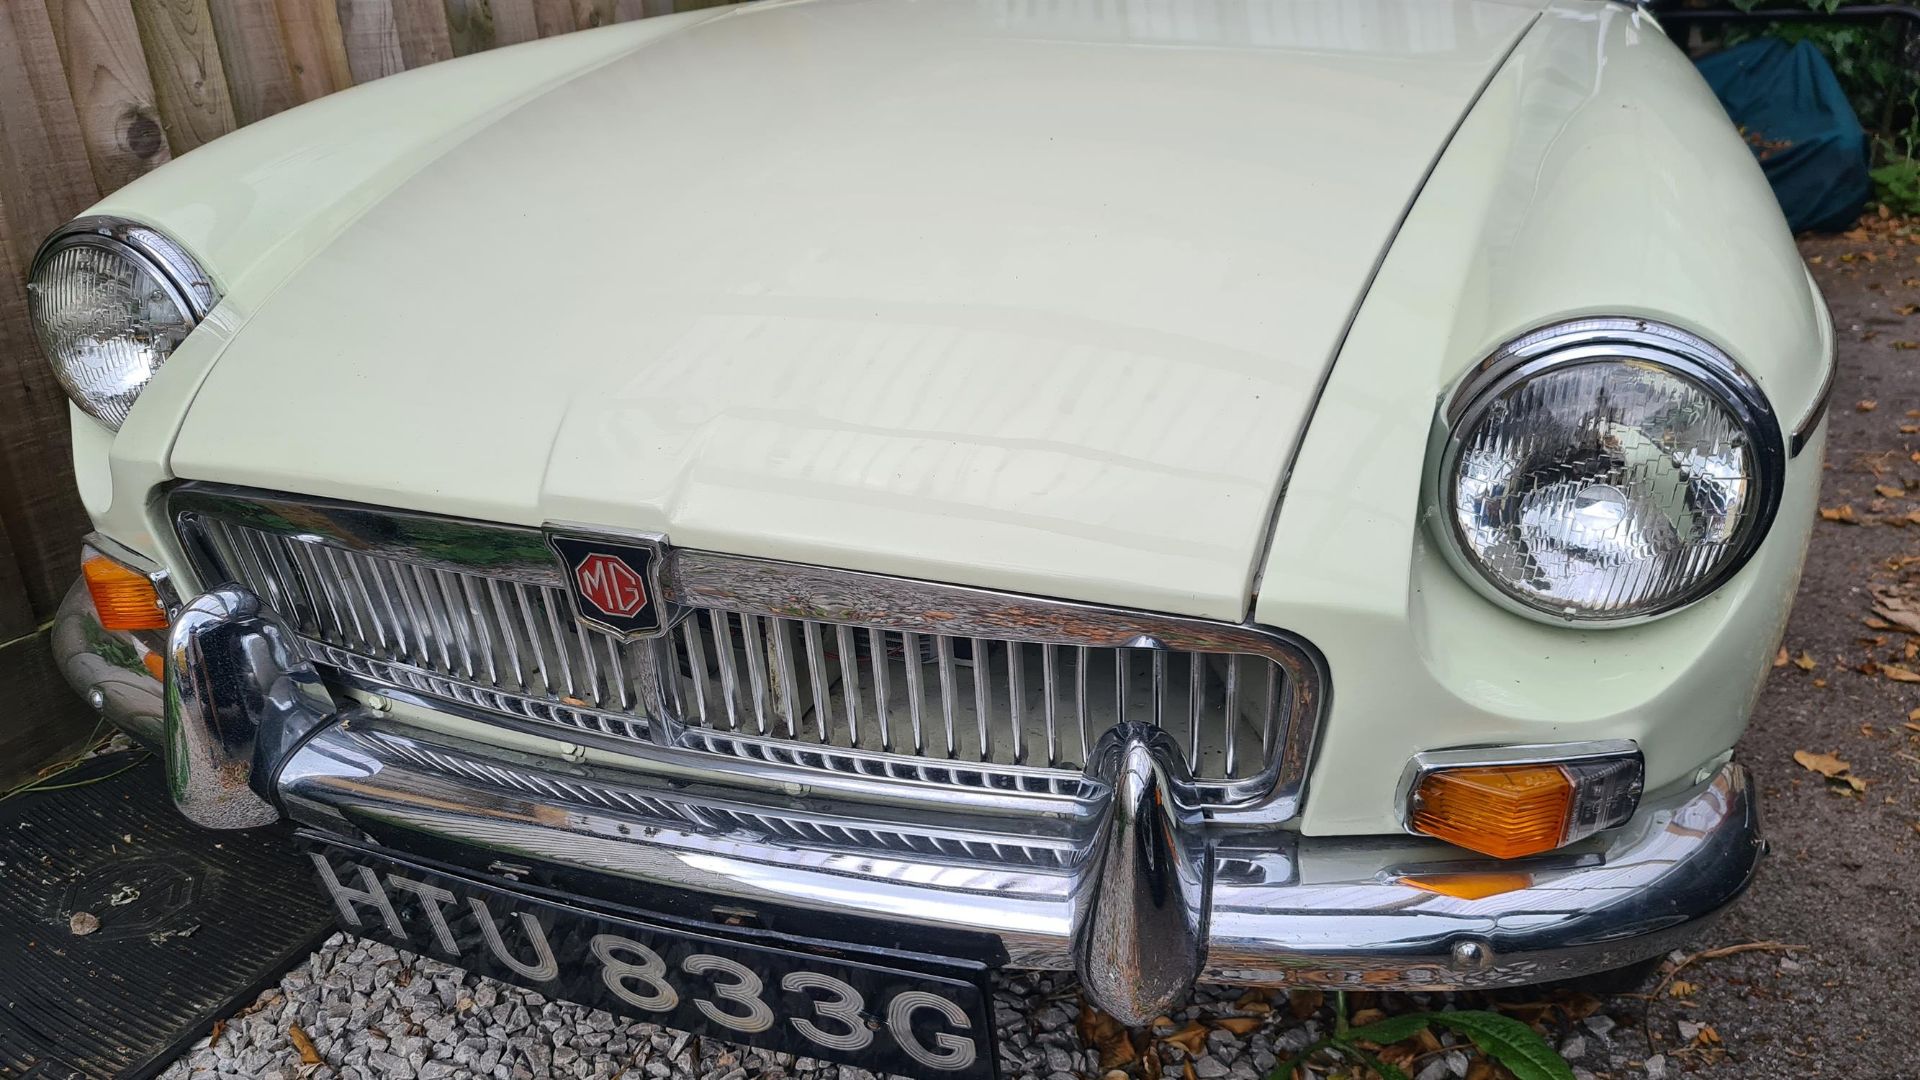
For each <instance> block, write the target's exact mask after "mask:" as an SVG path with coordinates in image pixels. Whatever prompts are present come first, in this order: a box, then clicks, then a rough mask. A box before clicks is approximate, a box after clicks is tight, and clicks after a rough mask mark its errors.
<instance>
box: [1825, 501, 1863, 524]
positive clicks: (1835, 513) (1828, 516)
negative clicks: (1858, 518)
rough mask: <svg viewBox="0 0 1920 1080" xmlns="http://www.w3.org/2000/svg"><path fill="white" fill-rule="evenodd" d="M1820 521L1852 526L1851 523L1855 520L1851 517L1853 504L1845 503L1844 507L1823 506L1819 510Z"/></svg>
mask: <svg viewBox="0 0 1920 1080" xmlns="http://www.w3.org/2000/svg"><path fill="white" fill-rule="evenodd" d="M1820 520H1822V521H1844V522H1847V523H1848V524H1852V523H1853V521H1854V520H1855V518H1854V516H1853V504H1852V503H1847V504H1846V505H1844V506H1835V507H1828V506H1823V507H1821V508H1820Z"/></svg>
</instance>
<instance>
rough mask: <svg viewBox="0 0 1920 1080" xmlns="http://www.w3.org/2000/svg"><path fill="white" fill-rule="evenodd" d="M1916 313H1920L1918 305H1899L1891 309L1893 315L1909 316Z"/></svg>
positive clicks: (1919, 305)
mask: <svg viewBox="0 0 1920 1080" xmlns="http://www.w3.org/2000/svg"><path fill="white" fill-rule="evenodd" d="M1916 311H1920V304H1901V305H1900V306H1898V307H1896V308H1894V309H1893V313H1894V314H1895V315H1911V314H1913V313H1914V312H1916Z"/></svg>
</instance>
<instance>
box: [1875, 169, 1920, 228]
mask: <svg viewBox="0 0 1920 1080" xmlns="http://www.w3.org/2000/svg"><path fill="white" fill-rule="evenodd" d="M1870 175H1871V176H1872V177H1873V193H1874V197H1875V198H1877V199H1879V200H1880V201H1881V202H1883V203H1886V204H1887V208H1888V209H1890V210H1892V211H1893V212H1894V213H1896V214H1920V161H1915V160H1914V159H1912V158H1910V157H1901V158H1896V159H1894V160H1893V161H1890V162H1888V163H1887V164H1885V165H1882V166H1880V167H1879V168H1877V169H1875V170H1873V172H1872V173H1871V174H1870Z"/></svg>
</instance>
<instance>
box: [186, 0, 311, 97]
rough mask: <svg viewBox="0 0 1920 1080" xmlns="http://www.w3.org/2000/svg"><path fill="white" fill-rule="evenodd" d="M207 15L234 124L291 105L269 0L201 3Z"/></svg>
mask: <svg viewBox="0 0 1920 1080" xmlns="http://www.w3.org/2000/svg"><path fill="white" fill-rule="evenodd" d="M207 13H208V14H209V15H212V16H213V38H214V42H215V43H216V44H217V45H219V47H220V63H221V65H222V66H223V67H225V69H226V72H227V94H228V96H229V97H230V98H232V99H233V118H234V120H236V121H238V122H239V123H240V124H242V125H246V124H251V123H253V122H254V121H256V120H265V119H266V118H267V117H269V116H272V115H273V114H274V113H277V112H284V111H285V110H287V109H289V108H292V107H293V106H294V105H295V104H297V99H296V98H295V97H294V94H293V70H292V68H290V67H288V66H287V46H286V42H285V40H284V39H283V38H282V37H281V35H280V12H279V10H278V9H277V8H275V7H274V3H273V0H207Z"/></svg>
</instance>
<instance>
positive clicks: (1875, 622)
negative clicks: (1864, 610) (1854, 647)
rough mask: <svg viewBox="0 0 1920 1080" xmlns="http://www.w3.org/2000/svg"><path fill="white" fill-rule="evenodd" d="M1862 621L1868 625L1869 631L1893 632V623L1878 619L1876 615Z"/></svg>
mask: <svg viewBox="0 0 1920 1080" xmlns="http://www.w3.org/2000/svg"><path fill="white" fill-rule="evenodd" d="M1860 621H1861V622H1863V623H1865V624H1867V629H1869V630H1891V629H1893V624H1892V623H1890V622H1888V621H1887V620H1885V619H1882V618H1879V617H1877V616H1874V615H1869V616H1867V617H1866V618H1864V619H1861V620H1860Z"/></svg>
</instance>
